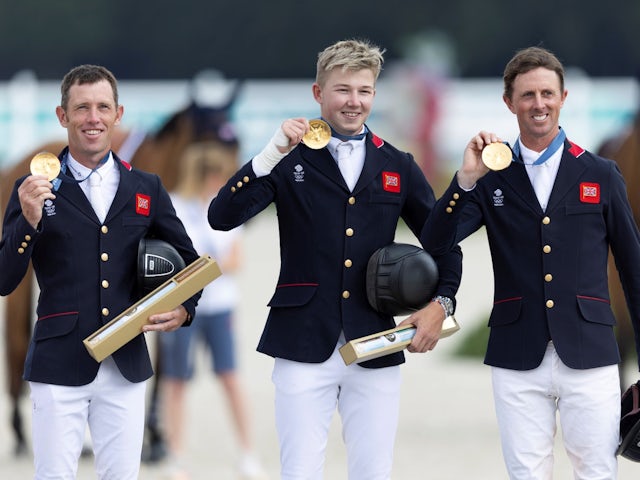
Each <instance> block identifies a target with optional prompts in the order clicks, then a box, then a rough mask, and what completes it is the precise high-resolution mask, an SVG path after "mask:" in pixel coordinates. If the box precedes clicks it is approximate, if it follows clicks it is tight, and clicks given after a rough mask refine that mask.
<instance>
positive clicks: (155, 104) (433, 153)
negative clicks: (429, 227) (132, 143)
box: [0, 70, 640, 174]
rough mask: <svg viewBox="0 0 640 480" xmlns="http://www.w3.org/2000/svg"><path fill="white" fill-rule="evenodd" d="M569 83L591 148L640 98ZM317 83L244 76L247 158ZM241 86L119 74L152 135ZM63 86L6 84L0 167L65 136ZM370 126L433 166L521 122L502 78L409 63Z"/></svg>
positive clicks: (138, 119)
mask: <svg viewBox="0 0 640 480" xmlns="http://www.w3.org/2000/svg"><path fill="white" fill-rule="evenodd" d="M565 82H566V87H567V89H568V90H569V96H568V97H567V101H566V102H565V106H564V108H563V112H562V114H561V117H560V124H561V125H562V126H565V129H566V131H567V135H568V136H569V138H570V139H571V140H572V141H574V142H576V143H578V144H579V145H581V146H583V147H584V148H587V149H589V150H596V149H597V148H598V147H599V145H600V143H601V142H602V141H603V140H604V139H605V138H607V137H609V136H611V135H613V134H615V133H616V132H618V131H620V130H621V129H622V128H624V127H625V125H626V124H627V123H628V122H629V121H630V120H631V119H632V118H633V116H634V115H635V113H636V109H637V107H638V106H639V105H640V100H639V98H640V96H639V88H638V83H637V81H636V79H634V78H631V77H630V78H609V79H606V78H598V79H591V78H588V77H586V76H585V75H584V74H580V73H573V74H572V72H567V76H566V79H565ZM312 83H313V79H306V80H305V79H301V80H296V81H291V80H287V81H279V80H256V81H244V82H243V84H242V89H241V92H240V95H239V97H238V101H237V102H236V104H235V106H234V109H233V111H232V119H233V123H234V126H235V128H236V131H237V134H238V136H239V138H240V144H241V146H242V152H241V153H242V158H243V159H244V160H245V161H248V160H249V159H250V158H251V157H252V156H253V155H255V154H256V153H258V152H259V151H260V150H261V149H262V147H263V146H264V145H265V144H266V142H267V141H268V140H269V139H270V138H271V136H272V135H273V132H274V131H275V129H276V128H277V127H278V126H279V125H280V123H281V122H282V121H283V120H284V119H286V118H289V117H294V116H295V117H297V116H304V117H307V118H315V117H317V116H318V115H319V107H318V105H317V104H316V102H315V100H314V99H313V97H312V93H311V85H312ZM235 84H236V82H235V81H234V80H230V79H225V78H224V77H222V76H221V75H219V74H214V75H201V76H200V77H196V79H194V80H181V81H121V82H120V84H119V88H120V103H121V104H122V105H124V108H125V114H124V117H123V127H124V128H126V129H136V130H141V131H146V132H150V133H152V132H154V131H155V130H156V129H157V128H158V127H159V126H160V125H162V123H163V121H164V120H165V119H166V118H167V117H168V116H169V115H171V114H172V113H173V112H175V111H177V110H179V109H181V108H183V107H184V106H186V105H187V104H188V103H189V102H190V101H191V100H192V99H195V100H196V101H197V102H198V103H202V104H211V105H214V104H216V103H217V102H219V103H223V102H224V101H225V99H226V98H227V96H228V94H229V92H230V91H231V90H232V89H233V87H234V85H235ZM59 88H60V85H59V82H58V81H55V82H53V81H38V79H36V78H35V77H34V75H33V74H32V73H30V72H28V71H24V72H20V73H18V74H16V76H15V77H14V78H13V79H12V80H11V81H9V82H0V168H4V167H7V166H9V165H11V164H12V163H14V162H16V161H17V160H18V159H19V158H21V156H23V155H25V154H26V153H28V152H29V151H31V150H33V149H34V148H36V147H37V146H38V145H40V144H42V143H44V142H46V141H50V140H64V139H65V138H66V132H65V131H64V129H63V128H62V127H61V126H60V125H59V124H58V122H57V119H56V116H55V108H56V106H57V105H58V104H59V102H60V90H59ZM367 124H368V125H369V127H370V128H371V129H372V130H373V131H374V132H375V133H377V134H378V135H379V136H381V137H383V138H385V139H387V140H388V141H389V142H390V143H392V144H394V145H395V146H396V147H398V148H401V149H404V150H408V151H410V152H412V153H414V155H415V157H416V161H417V162H418V163H420V164H421V166H423V170H424V171H425V172H426V173H429V172H430V170H433V169H437V170H438V171H440V172H444V173H447V174H448V173H449V172H451V171H453V170H455V169H456V168H457V167H458V165H459V164H460V161H461V158H462V157H461V156H462V151H463V149H464V147H465V145H466V143H467V142H468V140H469V138H471V136H473V134H475V133H476V132H478V131H479V130H490V131H495V132H496V133H497V134H498V135H500V136H501V137H502V138H503V139H504V140H507V141H509V142H510V143H513V142H514V141H515V138H516V135H517V124H516V119H515V117H514V116H513V115H512V114H511V113H510V112H509V110H508V109H507V107H506V106H505V105H504V103H503V101H502V80H501V79H477V80H474V79H439V80H437V81H434V80H433V79H430V78H422V77H420V76H416V75H413V74H412V72H411V71H406V70H405V71H403V70H393V71H390V72H387V74H384V75H382V76H381V78H380V80H379V82H378V86H377V94H376V100H375V105H374V109H373V113H372V115H371V117H370V118H369V121H368V122H367ZM54 153H56V154H57V153H58V152H54Z"/></svg>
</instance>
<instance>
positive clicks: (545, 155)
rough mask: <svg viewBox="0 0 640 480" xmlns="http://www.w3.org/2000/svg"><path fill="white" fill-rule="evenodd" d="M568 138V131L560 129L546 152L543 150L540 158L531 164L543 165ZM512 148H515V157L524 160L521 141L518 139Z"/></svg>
mask: <svg viewBox="0 0 640 480" xmlns="http://www.w3.org/2000/svg"><path fill="white" fill-rule="evenodd" d="M518 138H520V137H518ZM566 138H567V135H566V133H564V130H562V128H560V131H559V132H558V134H557V135H556V137H555V138H554V139H553V141H552V142H551V143H550V144H549V146H548V147H547V149H546V150H545V151H544V152H542V155H540V156H539V157H538V159H537V160H536V161H535V162H533V163H532V164H531V165H542V164H543V163H544V162H546V161H547V160H549V158H550V157H551V156H552V155H553V154H554V153H556V152H557V151H558V148H560V147H561V146H562V145H563V144H564V141H565V140H566ZM507 145H508V144H507ZM512 150H513V155H514V157H515V158H516V159H517V160H520V161H522V160H521V157H520V142H519V141H516V144H515V145H514V146H513V148H512Z"/></svg>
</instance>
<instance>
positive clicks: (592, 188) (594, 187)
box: [580, 182, 600, 203]
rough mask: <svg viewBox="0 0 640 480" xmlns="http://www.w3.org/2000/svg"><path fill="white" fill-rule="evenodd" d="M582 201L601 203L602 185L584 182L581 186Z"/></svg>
mask: <svg viewBox="0 0 640 480" xmlns="http://www.w3.org/2000/svg"><path fill="white" fill-rule="evenodd" d="M580 201H581V202H582V203H600V184H599V183H588V182H582V183H581V184H580Z"/></svg>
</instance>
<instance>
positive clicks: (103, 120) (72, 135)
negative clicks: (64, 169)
mask: <svg viewBox="0 0 640 480" xmlns="http://www.w3.org/2000/svg"><path fill="white" fill-rule="evenodd" d="M123 112H124V108H123V107H122V105H117V104H116V101H115V98H114V92H113V88H112V86H111V84H110V83H109V82H108V81H107V80H100V81H98V82H95V83H82V84H79V83H75V84H73V85H72V86H71V88H70V89H69V98H68V102H67V105H66V106H65V107H64V108H63V107H61V106H59V107H57V108H56V115H57V116H58V120H59V122H60V125H62V126H63V127H64V128H66V129H67V135H68V140H69V151H70V152H71V155H73V158H75V159H76V160H77V161H78V162H80V163H81V164H82V165H84V166H86V167H88V168H95V167H96V166H97V165H98V163H99V162H100V160H101V159H102V158H103V157H104V156H105V155H106V154H107V152H108V151H109V149H110V148H111V137H112V134H113V131H114V128H115V126H116V125H118V124H119V123H120V119H121V118H122V114H123Z"/></svg>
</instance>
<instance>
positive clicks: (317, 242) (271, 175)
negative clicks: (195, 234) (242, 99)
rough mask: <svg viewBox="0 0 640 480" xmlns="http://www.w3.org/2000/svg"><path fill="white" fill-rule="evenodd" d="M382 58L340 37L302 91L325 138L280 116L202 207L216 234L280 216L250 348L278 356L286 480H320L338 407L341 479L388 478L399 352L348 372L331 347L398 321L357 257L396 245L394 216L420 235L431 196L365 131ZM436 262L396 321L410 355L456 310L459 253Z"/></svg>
mask: <svg viewBox="0 0 640 480" xmlns="http://www.w3.org/2000/svg"><path fill="white" fill-rule="evenodd" d="M382 63H383V52H382V50H381V49H380V48H379V47H377V46H375V45H373V44H371V43H370V42H368V41H361V40H344V41H340V42H337V43H335V44H333V45H331V46H329V47H327V48H326V49H325V50H323V51H322V52H320V54H319V55H318V58H317V75H316V81H315V83H313V85H312V88H311V90H312V93H313V97H314V99H315V100H316V102H317V103H318V104H319V105H320V114H321V116H322V119H323V120H325V122H326V123H327V124H328V125H329V127H330V129H331V132H328V133H327V141H328V144H326V145H325V146H321V144H320V145H318V147H320V148H315V149H313V148H311V147H310V146H309V145H306V144H304V143H301V141H302V138H303V137H304V135H305V134H306V133H307V132H309V131H310V124H309V121H308V120H307V119H305V118H290V119H287V120H285V121H284V122H283V123H282V124H281V126H280V127H278V128H277V130H276V133H275V135H274V136H273V138H272V139H271V140H270V142H269V143H268V144H267V146H266V147H265V148H264V150H262V151H261V152H260V153H259V154H258V155H256V156H255V157H254V158H253V159H252V160H251V161H249V162H247V163H246V164H245V165H244V166H242V167H241V168H240V170H239V171H238V172H236V173H235V174H234V175H233V177H232V178H231V179H230V181H229V182H228V183H227V184H226V185H225V186H224V187H223V188H222V189H221V190H220V193H219V194H218V196H217V197H216V198H215V199H214V200H213V202H212V203H211V206H210V208H209V223H210V225H211V227H212V228H214V229H216V230H230V229H233V228H236V227H238V226H239V225H241V224H243V223H244V222H246V221H248V220H249V219H251V218H252V217H253V216H255V215H257V214H258V213H260V212H262V211H263V210H264V209H266V208H267V207H268V206H269V205H270V204H272V203H274V204H275V207H276V209H277V219H278V227H279V235H280V259H281V267H280V275H279V278H278V284H277V286H276V289H275V293H274V295H273V297H272V299H271V301H270V302H269V306H270V307H271V308H270V312H269V316H268V319H267V322H266V325H265V327H264V330H263V333H262V338H261V339H260V343H259V345H258V350H259V351H260V352H262V353H264V354H267V355H269V356H272V357H275V360H274V366H273V375H272V380H273V383H274V386H275V416H276V428H277V430H278V435H279V441H280V463H281V478H282V479H285V480H294V479H296V480H302V479H304V480H320V479H322V478H323V471H324V463H325V450H326V445H327V436H328V430H329V426H330V423H331V419H332V417H333V415H334V412H335V411H336V408H337V409H338V411H339V413H340V416H341V419H342V435H343V439H344V442H345V445H346V449H347V460H348V472H349V473H348V475H349V478H350V479H351V480H358V479H362V480H364V479H366V480H386V479H389V478H390V476H391V471H392V463H393V450H394V444H395V435H396V430H397V425H398V415H399V403H400V383H401V378H400V367H399V366H400V364H401V363H403V362H404V353H403V352H396V353H392V354H389V355H386V356H383V357H380V358H376V359H373V360H368V361H366V362H363V363H360V364H357V363H353V364H351V365H345V362H344V361H343V359H342V357H341V355H340V353H339V348H340V347H341V346H342V345H344V344H345V343H346V342H348V341H350V340H353V339H355V338H359V337H362V336H365V335H371V334H374V333H378V332H380V331H383V330H388V329H390V328H393V327H395V321H394V318H393V316H392V315H385V314H382V313H378V312H376V311H375V310H374V309H373V308H372V307H371V306H370V304H369V303H368V300H367V295H366V291H365V283H366V282H365V277H366V268H367V263H368V260H369V258H370V257H371V256H372V254H373V253H374V252H375V251H377V250H378V249H379V248H382V247H385V246H388V245H389V244H391V243H392V242H393V240H394V238H395V234H396V228H397V226H398V222H399V221H401V219H402V220H403V221H404V222H406V224H407V225H408V227H409V228H410V229H411V231H412V232H413V233H414V235H416V237H417V236H418V235H419V234H420V232H421V230H422V227H423V225H424V222H425V220H426V218H427V216H428V215H429V212H430V211H431V208H432V207H433V205H434V203H435V197H434V194H433V190H432V189H431V187H430V185H429V183H428V182H427V180H426V179H425V176H424V174H423V173H422V171H421V170H420V168H419V166H418V165H417V164H416V162H415V160H414V158H413V156H412V155H411V154H409V153H406V152H402V151H400V150H397V149H396V148H394V147H393V146H392V145H390V144H389V143H387V142H386V141H384V140H383V139H381V138H380V137H378V136H377V135H375V134H374V133H373V132H372V131H370V130H369V128H368V127H367V126H366V125H365V122H366V121H367V118H368V117H369V114H370V112H371V109H372V107H373V100H374V97H375V94H376V80H377V78H378V75H379V73H380V70H381V69H382ZM328 129H329V128H328ZM329 137H330V138H329ZM435 260H436V262H437V263H438V270H439V274H440V282H439V284H438V287H437V290H436V296H435V297H434V299H433V301H431V302H429V303H428V305H427V306H425V307H424V308H422V309H420V310H419V311H417V312H415V313H413V314H412V315H411V316H409V317H408V318H407V319H406V320H405V321H404V323H406V324H413V325H415V326H416V327H417V332H416V335H415V337H414V338H413V340H412V343H411V345H410V346H409V347H408V348H409V351H411V352H427V351H430V350H432V349H433V348H435V346H436V344H437V342H438V340H439V337H440V332H441V331H442V324H443V322H444V320H445V317H446V316H447V314H449V315H450V314H451V313H453V297H454V295H455V293H456V291H457V289H458V286H459V282H460V276H461V268H462V258H461V255H460V253H459V252H453V251H451V252H447V253H446V254H445V255H443V257H442V258H440V259H435Z"/></svg>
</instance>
